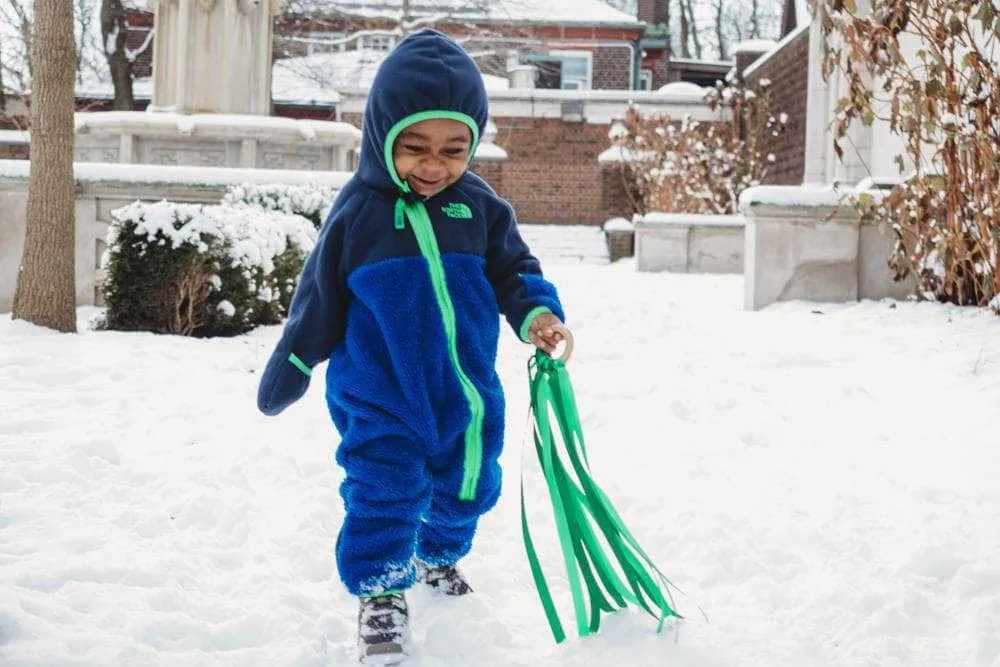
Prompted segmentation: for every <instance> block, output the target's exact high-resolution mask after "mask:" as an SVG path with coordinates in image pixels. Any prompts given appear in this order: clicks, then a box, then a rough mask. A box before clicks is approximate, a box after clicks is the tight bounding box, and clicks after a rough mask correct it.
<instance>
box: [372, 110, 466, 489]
mask: <svg viewBox="0 0 1000 667" xmlns="http://www.w3.org/2000/svg"><path fill="white" fill-rule="evenodd" d="M438 118H448V119H451V120H456V121H459V122H461V123H464V124H465V125H467V126H468V127H469V130H470V131H471V132H472V144H471V145H470V147H469V161H470V162H471V161H472V155H473V154H474V153H475V151H476V146H477V145H478V144H479V126H478V125H477V124H476V122H475V120H474V119H473V118H472V117H470V116H468V115H466V114H462V113H456V112H453V111H423V112H420V113H416V114H413V115H411V116H407V117H406V118H404V119H403V120H401V121H399V122H398V123H396V124H395V125H393V127H392V129H390V130H389V134H388V135H387V137H386V140H385V147H384V150H385V162H386V168H387V169H388V171H389V175H390V176H391V177H392V180H393V181H394V182H395V183H396V185H397V186H398V187H399V189H400V191H401V192H403V193H409V192H411V189H410V186H409V184H408V183H406V182H405V181H402V180H401V179H400V178H399V175H398V174H397V173H396V168H395V165H394V164H393V162H392V145H393V143H394V142H395V141H396V137H398V136H399V134H400V132H402V131H403V130H405V129H406V128H407V127H409V126H410V125H413V124H414V123H419V122H420V121H423V120H430V119H438ZM404 216H405V217H404ZM405 218H409V219H410V224H411V226H412V227H413V233H414V235H415V236H416V238H417V245H418V246H419V248H420V254H422V255H423V256H424V259H425V260H426V261H427V266H428V270H429V271H430V276H431V286H432V287H433V288H434V296H435V297H436V298H437V302H438V306H439V308H440V310H441V320H442V323H443V324H444V332H445V337H446V338H447V340H448V356H449V358H450V360H451V364H452V366H453V367H454V369H455V374H456V375H457V376H458V381H459V384H461V386H462V393H464V394H465V400H466V401H467V402H468V405H469V414H470V420H469V425H468V426H467V427H466V429H465V473H464V475H463V477H462V489H461V491H460V493H459V498H460V499H462V500H474V499H475V497H476V487H477V486H478V485H479V476H480V473H481V472H482V468H483V418H484V415H485V413H486V407H485V404H484V402H483V397H482V396H481V395H480V394H479V392H478V391H477V390H476V386H475V385H474V384H473V383H472V380H470V379H469V376H468V375H466V373H465V371H464V370H463V369H462V364H461V362H460V361H459V358H458V322H457V319H456V317H455V305H454V304H453V303H452V301H451V294H450V293H449V292H448V283H447V280H446V277H445V270H444V263H443V262H442V261H441V250H440V248H439V247H438V244H437V238H436V237H435V236H434V226H433V224H432V223H431V218H430V215H429V214H428V213H427V207H425V206H424V204H423V202H422V201H415V202H412V203H411V202H407V201H405V200H404V199H403V198H402V197H400V198H399V199H397V200H396V209H395V225H394V226H395V228H396V229H403V228H404V227H405V226H406V222H405Z"/></svg>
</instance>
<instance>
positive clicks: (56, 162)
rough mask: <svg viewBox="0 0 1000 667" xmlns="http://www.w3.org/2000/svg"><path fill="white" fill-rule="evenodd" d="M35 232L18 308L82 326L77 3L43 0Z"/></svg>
mask: <svg viewBox="0 0 1000 667" xmlns="http://www.w3.org/2000/svg"><path fill="white" fill-rule="evenodd" d="M31 62H32V82H31V152H30V158H31V160H30V162H31V166H30V176H29V179H28V210H27V232H26V234H25V239H24V253H23V254H22V256H21V267H20V269H19V270H18V274H17V288H16V289H15V291H14V307H13V311H12V315H13V317H14V318H15V319H23V320H28V321H29V322H33V323H35V324H38V325H40V326H44V327H49V328H51V329H56V330H58V331H65V332H75V331H76V262H75V249H76V230H75V222H76V221H75V204H76V193H75V189H76V188H75V183H74V180H73V111H74V104H75V99H74V95H73V80H74V77H75V74H76V67H75V65H76V51H75V42H74V38H73V5H72V3H70V2H66V0H35V26H34V35H33V36H32V40H31Z"/></svg>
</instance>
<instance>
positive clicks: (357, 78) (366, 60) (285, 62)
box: [271, 49, 510, 104]
mask: <svg viewBox="0 0 1000 667" xmlns="http://www.w3.org/2000/svg"><path fill="white" fill-rule="evenodd" d="M386 55H388V54H387V53H384V52H379V51H373V50H370V49H352V50H349V51H340V52H334V53H314V54H312V55H309V56H299V57H295V58H282V59H280V60H275V61H274V65H273V67H272V68H271V73H272V76H271V79H272V82H271V97H272V98H273V99H275V100H277V101H284V102H295V103H303V102H314V103H315V102H323V103H327V104H336V103H338V102H340V95H339V94H338V92H337V91H342V90H352V91H353V90H368V89H369V88H371V84H372V81H373V80H374V79H375V74H376V73H377V72H378V68H379V65H381V64H382V61H383V60H384V59H385V57H386ZM483 83H484V84H485V85H486V90H505V89H507V88H509V87H510V84H509V83H508V81H507V79H505V78H503V77H499V76H493V75H484V76H483Z"/></svg>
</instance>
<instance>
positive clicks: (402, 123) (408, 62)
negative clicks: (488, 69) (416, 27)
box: [358, 29, 489, 193]
mask: <svg viewBox="0 0 1000 667" xmlns="http://www.w3.org/2000/svg"><path fill="white" fill-rule="evenodd" d="M488 116H489V100H488V98H487V97H486V87H485V86H484V85H483V77H482V74H481V73H480V72H479V68H478V67H476V63H475V62H474V61H473V60H472V58H470V57H469V54H468V53H466V52H465V50H464V49H462V47H461V46H459V45H458V44H457V43H455V42H454V41H453V40H452V39H450V38H449V37H447V36H445V35H443V34H441V33H439V32H437V31H436V30H430V29H424V30H421V31H419V32H416V33H413V34H412V35H410V36H409V37H407V38H406V39H404V40H403V41H402V42H400V43H399V44H398V45H397V46H396V48H395V49H393V50H392V52H391V53H390V54H389V55H388V56H387V57H386V59H385V60H384V61H383V62H382V65H381V66H380V67H379V69H378V73H377V74H376V75H375V80H374V82H373V83H372V87H371V91H370V92H369V93H368V103H367V105H366V106H365V116H364V125H363V129H362V144H361V159H360V161H359V164H358V176H359V177H360V178H361V179H362V180H363V181H364V182H365V183H367V184H368V185H371V186H373V187H376V188H378V189H381V190H386V189H388V190H392V191H394V192H402V193H406V192H408V191H409V186H408V185H406V184H405V183H402V182H401V181H399V179H398V178H397V177H396V171H395V169H394V168H393V167H392V141H394V140H395V138H396V136H397V135H398V134H399V133H400V132H401V131H402V130H404V129H405V128H406V127H408V126H409V125H412V124H413V123H417V122H419V121H421V120H426V119H428V118H452V119H453V120H458V121H461V122H464V123H465V124H466V125H468V126H469V129H470V130H471V131H472V134H473V145H472V150H470V151H469V155H470V159H471V155H472V154H473V153H474V152H475V148H476V145H478V143H479V138H480V137H482V135H483V131H484V130H485V129H486V121H487V118H488Z"/></svg>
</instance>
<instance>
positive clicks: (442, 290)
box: [258, 30, 563, 596]
mask: <svg viewBox="0 0 1000 667" xmlns="http://www.w3.org/2000/svg"><path fill="white" fill-rule="evenodd" d="M429 118H450V119H453V120H458V121H460V122H462V123H465V124H466V125H467V126H468V127H469V129H470V131H471V132H472V137H473V145H472V150H471V151H470V155H471V154H472V153H473V152H474V150H475V146H476V144H477V143H478V140H479V138H480V137H481V136H482V133H483V130H484V128H485V125H486V120H487V97H486V91H485V89H484V87H483V81H482V76H481V75H480V73H479V70H478V69H477V68H476V65H475V63H474V62H473V61H472V59H471V58H470V57H469V56H468V55H467V54H466V53H465V51H463V50H462V48H461V47H460V46H458V45H457V44H456V43H455V42H453V41H452V40H450V39H449V38H447V37H445V36H444V35H442V34H440V33H438V32H435V31H433V30H423V31H420V32H418V33H415V34H413V35H411V36H410V37H408V38H406V39H405V40H403V41H402V42H400V44H399V45H398V46H397V47H396V48H395V49H394V50H393V51H392V53H390V54H389V56H388V57H387V58H386V60H385V62H384V63H383V64H382V66H381V68H380V69H379V71H378V74H377V75H376V77H375V81H374V83H373V85H372V89H371V92H370V94H369V98H368V104H367V108H366V109H365V115H364V125H363V131H362V148H361V158H360V164H359V167H358V171H357V173H356V174H355V176H354V177H353V178H352V179H351V180H350V181H349V182H348V183H347V185H346V186H345V187H344V189H343V190H342V191H341V192H340V194H339V196H338V197H337V201H336V203H335V205H334V207H333V210H332V212H331V214H330V218H329V219H328V220H327V221H326V224H325V225H324V226H323V229H322V230H321V232H320V237H319V241H318V244H317V246H316V248H315V249H314V250H313V252H312V254H311V255H310V257H309V258H308V260H307V261H306V264H305V267H304V269H303V272H302V276H301V278H300V281H299V285H298V288H297V290H296V293H295V296H294V298H293V300H292V306H291V310H290V312H289V316H288V320H287V322H286V323H285V328H284V332H283V334H282V336H281V339H280V341H279V343H278V345H277V348H276V349H275V351H274V353H273V355H272V356H271V358H270V360H269V361H268V364H267V367H266V369H265V371H264V374H263V377H262V378H261V383H260V388H259V394H258V407H259V408H260V410H261V411H263V412H264V413H265V414H268V415H274V414H277V413H279V412H281V411H282V410H283V409H284V408H285V407H287V406H288V405H289V404H291V403H292V402H293V401H295V400H297V399H298V398H299V397H301V396H302V395H303V394H304V393H305V391H306V388H307V387H308V384H309V376H310V374H311V369H312V367H313V366H315V365H316V364H318V363H320V362H322V361H324V360H327V359H328V360H329V364H328V366H327V378H326V379H327V390H326V397H327V403H328V405H329V408H330V414H331V416H332V417H333V421H334V423H335V425H336V427H337V429H338V431H340V433H341V436H342V441H341V444H340V446H339V448H338V450H337V461H338V462H339V463H340V464H341V465H342V466H343V467H344V469H345V472H346V477H345V480H344V483H343V485H342V487H341V495H342V496H343V499H344V504H345V509H346V514H345V518H344V524H343V526H342V528H341V532H340V536H339V539H338V544H337V549H336V555H337V566H338V570H339V572H340V577H341V579H342V580H343V582H344V584H345V585H346V587H347V589H348V590H349V591H350V592H351V593H352V594H354V595H359V596H363V595H377V594H379V593H383V592H385V591H389V590H399V589H404V588H407V587H409V586H410V585H412V584H413V581H414V576H415V570H414V565H413V562H412V561H413V557H414V556H416V557H417V558H419V559H420V560H422V561H424V562H427V563H431V564H452V563H455V562H456V561H458V559H459V558H461V557H462V556H464V555H465V554H467V553H468V551H469V549H470V548H471V545H472V537H473V535H474V533H475V530H476V524H477V521H478V519H479V517H480V515H482V514H483V513H484V512H486V511H487V510H489V509H490V508H491V507H492V506H493V505H494V504H495V503H496V501H497V498H498V496H499V494H500V466H499V464H498V463H497V458H498V457H499V455H500V449H501V447H502V444H503V428H504V395H503V390H502V388H501V386H500V380H499V377H498V376H497V374H496V370H495V361H496V353H497V339H498V336H499V315H500V313H501V312H502V313H503V314H504V315H505V316H506V318H507V320H508V322H509V323H510V324H511V326H512V327H513V328H514V330H515V331H516V332H518V333H519V334H520V336H521V338H522V339H523V340H525V341H527V328H528V325H529V324H530V322H531V320H532V319H533V318H534V317H535V316H536V315H537V314H538V313H540V312H546V311H548V312H552V313H555V314H556V315H557V316H559V317H560V318H562V317H563V312H562V307H561V306H560V303H559V299H558V296H557V294H556V291H555V288H554V287H553V286H552V285H551V284H550V283H549V282H547V281H546V280H545V279H544V278H543V277H542V273H541V269H540V267H539V263H538V260H537V259H535V257H533V256H532V255H531V253H530V251H529V250H528V247H527V246H526V245H525V243H524V241H523V240H522V239H521V237H520V235H519V234H518V231H517V224H516V221H515V219H514V213H513V211H512V209H511V207H510V205H509V204H508V203H507V202H506V201H504V200H503V199H501V198H500V197H499V196H497V194H496V193H494V192H493V190H491V189H490V187H489V186H488V185H487V184H486V183H485V182H484V181H482V180H481V179H480V178H479V177H477V176H475V175H474V174H472V173H469V172H468V171H466V173H465V174H464V175H463V176H462V177H461V178H460V179H459V180H458V181H457V182H456V183H455V184H453V185H451V186H450V187H448V188H446V189H444V190H443V191H441V192H439V193H437V194H435V195H433V196H431V197H427V198H424V197H420V196H419V195H417V194H415V193H414V192H412V190H411V189H410V187H409V185H408V184H406V183H405V182H403V181H401V180H400V179H399V176H398V175H397V174H396V171H395V168H394V167H393V162H392V145H393V141H394V140H395V138H396V137H397V136H398V135H399V133H400V132H401V131H402V130H403V129H405V128H406V127H408V126H409V125H412V124H413V123H416V122H419V121H422V120H426V119H429Z"/></svg>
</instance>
